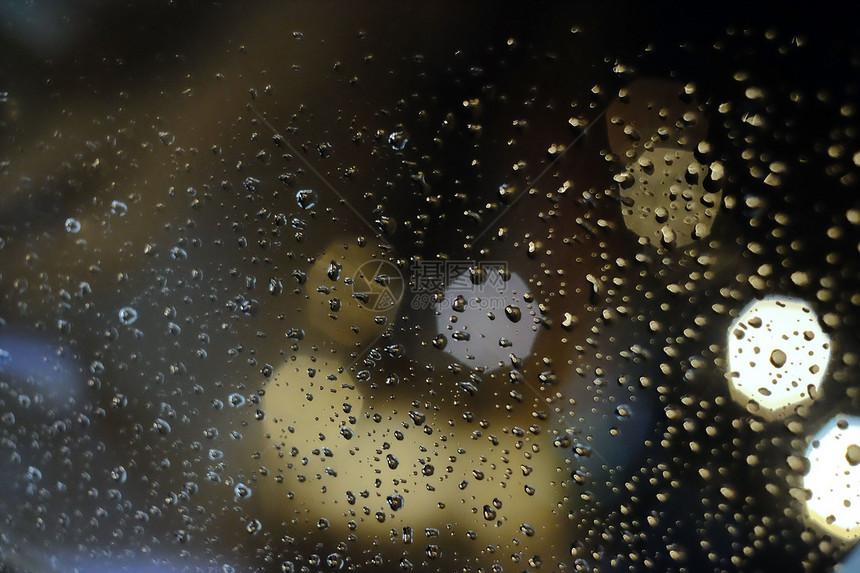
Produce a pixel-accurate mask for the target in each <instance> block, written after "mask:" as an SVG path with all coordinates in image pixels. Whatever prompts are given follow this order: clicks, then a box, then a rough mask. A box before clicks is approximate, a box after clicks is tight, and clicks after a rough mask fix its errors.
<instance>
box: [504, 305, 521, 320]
mask: <svg viewBox="0 0 860 573" xmlns="http://www.w3.org/2000/svg"><path fill="white" fill-rule="evenodd" d="M505 316H507V317H508V320H510V321H511V322H519V321H520V319H521V318H522V316H523V313H522V311H521V310H520V307H518V306H513V305H510V304H509V305H508V306H506V307H505Z"/></svg>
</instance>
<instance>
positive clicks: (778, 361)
mask: <svg viewBox="0 0 860 573" xmlns="http://www.w3.org/2000/svg"><path fill="white" fill-rule="evenodd" d="M786 359H787V357H786V355H785V352H783V351H782V350H780V349H779V348H777V349H775V350H774V351H773V352H771V353H770V363H771V364H773V365H774V366H776V367H777V368H782V367H783V366H785V362H786Z"/></svg>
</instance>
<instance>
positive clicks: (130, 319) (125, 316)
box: [119, 306, 137, 326]
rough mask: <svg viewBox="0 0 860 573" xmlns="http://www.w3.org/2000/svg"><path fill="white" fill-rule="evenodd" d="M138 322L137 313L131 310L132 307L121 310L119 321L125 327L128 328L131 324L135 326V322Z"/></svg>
mask: <svg viewBox="0 0 860 573" xmlns="http://www.w3.org/2000/svg"><path fill="white" fill-rule="evenodd" d="M136 320H137V311H136V310H134V309H133V308H131V307H130V306H124V307H122V308H121V309H119V321H120V322H121V323H123V324H124V325H126V326H128V325H130V324H134V321H136Z"/></svg>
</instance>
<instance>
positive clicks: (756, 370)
mask: <svg viewBox="0 0 860 573" xmlns="http://www.w3.org/2000/svg"><path fill="white" fill-rule="evenodd" d="M728 355H729V369H730V381H731V382H730V385H731V392H732V396H733V397H734V399H735V400H737V401H738V402H739V403H740V404H741V405H743V406H746V407H748V408H749V409H750V411H753V412H754V413H756V414H759V415H761V416H762V417H765V418H777V417H783V416H786V415H788V414H790V413H791V412H792V411H793V409H794V408H795V407H796V406H797V405H799V404H801V403H804V402H807V401H810V400H814V399H815V397H816V393H817V391H818V389H819V386H820V385H821V381H822V379H823V378H824V373H825V371H826V370H827V363H828V361H829V360H830V338H829V337H828V336H827V334H825V333H824V331H822V330H821V326H819V323H818V317H817V316H816V314H815V313H814V312H813V311H812V310H811V309H810V308H809V307H808V306H806V304H805V303H804V302H803V301H801V300H796V299H792V298H788V297H779V298H776V297H772V298H767V299H764V300H760V301H755V302H753V303H752V304H751V305H749V306H748V307H747V308H746V309H745V310H744V311H743V312H742V313H741V315H740V317H739V318H738V319H737V320H736V321H735V322H734V323H733V324H732V325H731V327H730V328H729V332H728Z"/></svg>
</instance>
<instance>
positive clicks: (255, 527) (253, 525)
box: [245, 519, 263, 535]
mask: <svg viewBox="0 0 860 573" xmlns="http://www.w3.org/2000/svg"><path fill="white" fill-rule="evenodd" d="M262 529H263V524H262V523H260V520H259V519H252V520H251V521H249V522H248V523H247V524H246V525H245V531H247V532H248V533H249V534H251V535H257V534H258V533H260V531H262Z"/></svg>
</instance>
